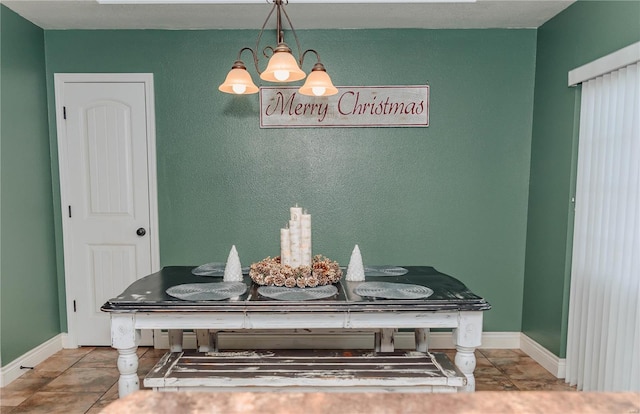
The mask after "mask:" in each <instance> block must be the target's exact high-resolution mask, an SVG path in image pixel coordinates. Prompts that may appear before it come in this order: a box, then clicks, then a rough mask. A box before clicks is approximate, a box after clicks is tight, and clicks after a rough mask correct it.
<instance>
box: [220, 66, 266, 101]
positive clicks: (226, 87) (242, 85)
mask: <svg viewBox="0 0 640 414" xmlns="http://www.w3.org/2000/svg"><path fill="white" fill-rule="evenodd" d="M237 63H238V62H236V63H235V64H234V65H233V67H232V68H231V70H230V71H229V73H228V74H227V78H226V79H225V80H224V82H223V83H222V85H220V86H219V87H218V89H219V90H220V91H222V92H225V93H231V94H234V95H247V94H251V93H257V92H258V87H257V86H256V85H255V83H253V79H251V75H250V74H249V72H247V68H246V67H245V66H244V64H242V65H238V64H237Z"/></svg>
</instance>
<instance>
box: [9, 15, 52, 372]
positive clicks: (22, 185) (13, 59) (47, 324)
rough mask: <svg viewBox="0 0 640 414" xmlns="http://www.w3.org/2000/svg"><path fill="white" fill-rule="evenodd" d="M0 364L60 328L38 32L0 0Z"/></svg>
mask: <svg viewBox="0 0 640 414" xmlns="http://www.w3.org/2000/svg"><path fill="white" fill-rule="evenodd" d="M0 18H1V22H0V28H1V33H2V34H1V53H2V55H1V69H2V76H1V80H0V82H1V84H0V87H1V89H2V102H1V111H0V117H1V121H0V124H1V127H0V133H1V135H2V150H1V160H0V162H1V167H0V170H1V172H0V177H1V178H0V180H1V184H0V185H1V189H2V194H1V199H2V208H1V217H0V220H1V224H2V236H1V237H2V239H1V241H0V246H1V247H0V257H1V264H0V285H1V288H0V291H1V293H0V295H1V296H0V338H1V339H0V348H1V355H0V358H1V360H2V365H3V366H4V365H6V364H8V363H9V362H11V361H13V360H14V359H15V358H17V357H19V356H20V355H22V354H24V353H25V352H27V351H30V350H31V349H33V348H35V347H36V346H38V345H40V344H42V343H43V342H45V341H47V340H48V339H50V338H52V337H54V336H55V335H57V334H59V333H60V320H59V313H58V290H57V275H56V271H55V269H56V262H55V261H56V257H55V239H54V228H53V206H52V195H51V162H50V153H49V131H48V124H47V90H46V84H45V61H44V32H43V30H42V29H40V28H38V27H37V26H34V25H33V24H31V23H29V22H27V21H26V20H24V19H23V18H21V17H20V16H18V15H17V14H15V13H14V12H13V11H11V10H9V9H8V8H6V7H5V6H4V5H0Z"/></svg>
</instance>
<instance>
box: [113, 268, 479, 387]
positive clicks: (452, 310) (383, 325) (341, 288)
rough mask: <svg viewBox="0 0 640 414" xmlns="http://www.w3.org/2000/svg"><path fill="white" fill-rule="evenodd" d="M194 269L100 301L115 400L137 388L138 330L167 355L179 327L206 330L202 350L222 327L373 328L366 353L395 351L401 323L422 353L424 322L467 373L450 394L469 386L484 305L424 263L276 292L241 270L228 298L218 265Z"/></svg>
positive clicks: (159, 276) (141, 282)
mask: <svg viewBox="0 0 640 414" xmlns="http://www.w3.org/2000/svg"><path fill="white" fill-rule="evenodd" d="M196 269H198V267H197V266H166V267H163V268H162V269H161V270H159V271H158V272H155V273H153V274H150V275H147V276H144V277H142V278H140V279H138V280H136V281H135V282H133V283H132V284H131V285H130V286H128V287H127V288H126V289H125V290H124V292H122V293H121V294H120V295H118V296H116V297H114V298H112V299H109V300H108V301H107V302H106V303H105V304H104V305H103V306H102V307H101V310H102V311H104V312H108V313H109V314H110V318H111V342H112V346H113V348H115V349H116V350H117V351H118V359H117V367H118V371H119V374H120V377H119V380H118V390H119V396H120V397H124V396H126V395H128V394H131V393H133V392H135V391H137V390H138V389H139V388H140V384H139V377H138V356H137V348H138V344H139V341H140V331H141V330H143V329H154V330H167V331H168V332H169V342H170V344H169V345H170V348H171V351H173V352H176V351H179V350H180V349H181V347H182V342H181V341H182V335H181V333H182V332H183V331H185V330H193V331H195V332H197V333H198V335H204V336H206V338H208V339H209V340H210V343H209V344H208V346H209V347H210V348H209V350H217V346H218V345H217V341H216V335H217V334H218V333H220V332H224V331H241V332H249V331H252V330H267V331H278V330H291V329H293V330H296V329H305V330H307V329H309V330H312V329H335V330H347V331H348V330H370V331H373V332H374V333H375V351H377V352H381V353H384V352H393V351H394V334H395V333H396V332H397V331H398V330H400V329H402V330H405V329H409V330H413V331H414V332H415V348H416V351H419V352H428V334H429V331H430V329H436V328H441V329H447V330H451V334H452V340H453V344H454V346H455V350H456V353H455V358H454V361H453V362H454V363H455V367H456V368H457V369H459V371H460V372H462V373H463V374H464V376H465V377H466V381H465V385H464V386H462V387H460V388H461V389H460V390H459V391H474V390H475V379H474V375H473V372H474V369H475V366H476V358H475V354H474V352H475V350H476V348H477V347H479V346H480V345H481V339H482V328H483V323H482V320H483V313H484V311H486V310H489V309H491V305H490V304H489V302H487V301H486V300H485V299H484V298H482V297H480V296H478V295H477V294H475V293H473V292H471V291H470V290H469V289H468V288H467V287H466V285H465V284H464V283H462V282H461V281H460V280H458V279H456V278H455V277H453V276H450V275H447V274H444V273H442V272H440V271H438V270H436V269H435V268H433V267H430V266H375V267H368V268H365V280H361V281H348V280H346V279H345V278H342V279H341V280H340V281H339V282H338V283H336V284H333V285H330V286H328V287H325V288H324V289H318V288H314V289H309V288H305V289H300V288H284V287H279V289H280V290H278V289H275V290H274V289H268V288H273V287H269V286H259V285H257V284H256V283H254V282H253V280H252V279H251V278H250V277H249V275H248V271H247V269H244V271H243V272H244V274H243V277H242V280H241V281H237V282H235V283H236V284H235V285H234V289H236V288H238V286H239V287H240V290H238V291H237V292H236V293H232V295H233V296H230V295H227V296H224V295H222V296H220V295H218V296H216V292H218V291H219V289H220V286H225V283H226V282H223V278H222V276H223V273H222V272H221V273H219V274H216V273H210V274H209V275H206V274H205V275H203V274H198V272H197V271H195V270H196ZM210 286H213V287H215V288H216V289H218V290H215V289H214V291H213V294H214V295H213V296H211V297H207V296H206V295H205V296H202V295H200V296H198V295H197V294H196V295H195V296H190V295H191V294H192V292H193V291H194V290H195V291H196V293H199V292H200V291H203V292H205V293H206V292H210V290H208V287H210ZM243 286H244V287H243ZM199 288H202V289H199ZM319 288H322V287H319ZM225 289H226V288H225ZM274 291H275V294H274V293H273V292H274ZM278 292H280V293H278ZM314 292H321V293H322V294H320V293H317V294H316V293H314Z"/></svg>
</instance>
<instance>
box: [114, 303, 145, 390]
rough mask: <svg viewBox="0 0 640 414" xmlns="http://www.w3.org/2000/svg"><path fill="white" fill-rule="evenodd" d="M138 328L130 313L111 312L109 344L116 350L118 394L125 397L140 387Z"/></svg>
mask: <svg viewBox="0 0 640 414" xmlns="http://www.w3.org/2000/svg"><path fill="white" fill-rule="evenodd" d="M139 343H140V330H139V329H135V316H134V315H132V314H116V313H112V314H111V346H112V347H114V348H115V349H117V350H118V363H117V365H118V371H119V372H120V379H119V380H118V395H119V396H120V398H122V397H125V396H127V395H129V394H131V393H133V392H135V391H137V390H139V389H140V380H139V379H138V354H137V353H136V351H137V349H138V344H139Z"/></svg>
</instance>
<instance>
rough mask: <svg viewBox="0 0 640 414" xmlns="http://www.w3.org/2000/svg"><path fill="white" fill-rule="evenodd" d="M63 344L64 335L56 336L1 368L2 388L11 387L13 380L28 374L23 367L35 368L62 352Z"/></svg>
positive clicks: (0, 385)
mask: <svg viewBox="0 0 640 414" xmlns="http://www.w3.org/2000/svg"><path fill="white" fill-rule="evenodd" d="M62 343H63V334H59V335H56V336H54V337H53V338H51V339H49V340H48V341H47V342H44V343H42V344H40V345H38V346H37V347H35V348H33V349H32V350H31V351H29V352H27V353H25V354H24V355H21V356H19V357H18V358H16V359H14V360H13V361H11V362H10V363H8V364H7V365H5V366H3V367H2V368H0V388H1V387H5V386H7V385H9V383H11V382H12V381H13V380H15V379H16V378H19V377H20V376H21V375H22V374H24V373H25V372H27V370H26V369H21V368H20V367H21V366H24V367H35V366H36V365H38V364H39V363H41V362H43V361H44V360H46V359H47V358H49V357H50V356H51V355H53V354H55V353H56V352H58V351H60V350H61V349H62Z"/></svg>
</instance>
